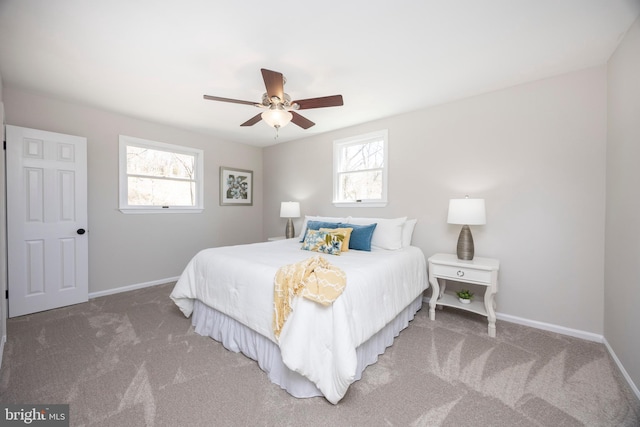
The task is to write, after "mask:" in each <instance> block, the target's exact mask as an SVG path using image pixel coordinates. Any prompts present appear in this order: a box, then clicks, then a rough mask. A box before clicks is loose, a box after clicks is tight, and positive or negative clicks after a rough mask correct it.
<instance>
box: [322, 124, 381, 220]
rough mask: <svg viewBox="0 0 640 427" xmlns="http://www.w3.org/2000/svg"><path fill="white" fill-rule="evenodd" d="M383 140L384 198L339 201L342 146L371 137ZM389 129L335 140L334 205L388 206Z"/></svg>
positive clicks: (359, 142) (343, 206) (349, 206)
mask: <svg viewBox="0 0 640 427" xmlns="http://www.w3.org/2000/svg"><path fill="white" fill-rule="evenodd" d="M380 138H382V140H383V147H384V154H383V162H384V167H383V168H382V199H381V200H378V199H375V200H361V201H349V202H342V201H338V200H337V199H338V183H339V180H338V169H339V162H340V159H339V153H340V148H342V147H343V146H345V145H351V144H362V143H363V142H367V140H370V139H380ZM388 157H389V131H388V130H387V129H383V130H379V131H375V132H370V133H366V134H363V135H356V136H352V137H349V138H343V139H337V140H335V141H333V205H334V206H335V207H338V208H382V207H385V206H387V203H388V199H387V189H388V184H389V179H388V178H389V174H388V172H389V162H388Z"/></svg>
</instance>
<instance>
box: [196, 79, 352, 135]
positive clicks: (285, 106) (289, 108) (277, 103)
mask: <svg viewBox="0 0 640 427" xmlns="http://www.w3.org/2000/svg"><path fill="white" fill-rule="evenodd" d="M260 71H262V78H263V80H264V85H265V87H266V88H267V91H266V92H265V93H264V94H263V95H262V101H261V102H259V103H256V102H251V101H241V100H239V99H230V98H221V97H219V96H211V95H204V99H209V100H211V101H221V102H231V103H234V104H246V105H253V106H255V107H258V108H262V109H263V110H264V111H263V112H262V113H260V114H257V115H255V116H253V117H252V118H250V119H249V120H247V121H246V122H244V123H242V124H241V125H240V126H253V125H255V124H256V123H258V122H259V121H260V120H264V121H265V122H266V123H267V124H268V125H269V126H271V127H274V128H276V131H277V130H278V129H279V128H281V127H283V126H286V125H287V124H288V123H289V122H293V123H295V124H296V125H298V126H300V127H301V128H303V129H309V128H310V127H311V126H313V125H315V123H313V122H312V121H311V120H309V119H307V118H305V117H303V116H301V115H300V114H298V113H296V110H308V109H311V108H323V107H338V106H340V105H343V102H342V95H333V96H323V97H320V98H309V99H300V100H297V101H293V102H292V101H291V97H290V96H289V94H287V93H285V92H284V84H285V83H286V79H285V78H284V76H283V75H282V73H279V72H277V71H271V70H266V69H264V68H262V69H261V70H260Z"/></svg>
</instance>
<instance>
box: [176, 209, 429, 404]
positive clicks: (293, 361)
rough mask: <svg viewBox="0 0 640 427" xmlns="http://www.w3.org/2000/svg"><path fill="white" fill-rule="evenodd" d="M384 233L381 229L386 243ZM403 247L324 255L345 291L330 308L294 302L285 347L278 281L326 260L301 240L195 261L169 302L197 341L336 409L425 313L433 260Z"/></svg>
mask: <svg viewBox="0 0 640 427" xmlns="http://www.w3.org/2000/svg"><path fill="white" fill-rule="evenodd" d="M342 220H343V221H348V220H351V218H346V219H342ZM380 222H381V221H380V220H379V221H378V223H380ZM396 222H397V223H399V224H400V227H399V228H398V227H395V228H394V230H398V229H399V230H400V233H401V235H402V230H403V227H404V225H405V223H406V218H404V219H402V221H400V219H398V221H396ZM306 224H307V221H306V220H305V225H304V226H303V231H302V233H301V236H303V235H304V233H305V232H306ZM309 224H311V222H310V223H309ZM413 225H415V222H413ZM354 227H355V226H354ZM385 230H386V228H385V227H380V228H378V230H377V232H379V234H378V237H383V232H385ZM412 230H413V227H411V232H412ZM406 231H407V230H406V229H405V236H404V237H406ZM374 236H375V234H374ZM394 236H395V234H394ZM409 239H410V233H409ZM372 241H373V243H376V239H372ZM380 242H381V241H380V239H378V241H377V243H379V244H380ZM383 243H385V244H386V243H389V242H383ZM404 243H405V244H402V243H400V247H397V246H398V244H397V242H396V241H394V243H393V244H392V245H391V246H389V245H387V246H386V247H393V248H394V249H392V250H391V249H385V248H383V247H384V245H383V247H380V246H376V245H373V246H371V248H370V251H363V250H348V251H347V252H341V253H340V256H334V255H325V254H321V255H322V256H324V257H325V258H326V259H327V260H328V261H329V262H330V264H331V265H333V266H336V267H338V268H340V269H342V270H343V271H344V272H345V273H346V277H347V285H346V287H345V289H344V292H343V293H342V294H341V295H340V296H339V297H338V298H337V299H336V300H335V301H334V302H333V304H331V305H328V306H323V305H320V304H317V303H315V302H313V301H310V300H308V299H305V298H298V297H296V298H294V299H293V300H292V302H291V308H292V312H291V314H290V315H289V317H288V319H287V320H286V322H285V324H284V327H283V328H282V330H281V332H280V336H279V338H276V336H275V334H274V331H273V325H272V320H273V310H274V295H273V292H274V277H275V275H276V273H277V271H278V269H279V268H280V267H282V266H284V265H288V264H293V263H297V262H300V261H304V260H305V259H308V258H309V257H311V256H315V255H318V254H317V253H314V252H309V251H306V250H301V243H300V239H299V238H295V239H286V240H278V241H273V242H263V243H254V244H248V245H238V246H227V247H218V248H211V249H206V250H203V251H201V252H200V253H198V254H197V255H196V256H195V257H194V258H193V259H192V260H191V261H190V262H189V264H188V265H187V267H186V269H185V270H184V272H183V274H182V275H181V277H180V279H179V280H178V282H177V283H176V285H175V287H174V289H173V291H172V293H171V298H172V299H173V300H174V302H175V303H176V305H177V306H178V307H179V308H180V310H181V311H182V313H183V314H184V315H185V316H187V317H189V316H192V324H193V325H194V327H195V331H196V332H197V333H198V334H201V335H204V336H210V337H212V338H213V339H215V340H216V341H219V342H221V343H222V344H223V345H224V346H225V347H226V348H227V349H229V350H231V351H235V352H242V353H244V354H245V355H246V356H248V357H250V358H251V359H254V360H256V361H257V362H258V365H259V366H260V368H261V369H262V370H264V371H265V372H267V374H268V376H269V379H270V380H271V382H273V383H275V384H278V385H279V386H280V387H282V388H283V389H285V390H286V391H287V392H289V393H290V394H291V395H293V396H295V397H313V396H324V397H325V398H326V399H327V400H328V401H329V402H331V403H333V404H336V403H338V402H339V401H340V400H341V399H342V398H343V397H344V395H345V394H346V392H347V389H348V387H349V385H350V384H351V383H353V382H354V381H356V380H358V379H360V377H361V375H362V371H363V370H364V368H365V367H366V366H368V365H370V364H372V363H375V362H376V361H377V357H378V355H379V354H382V353H383V352H384V350H385V348H386V347H388V346H390V345H391V344H392V343H393V339H394V337H395V336H397V335H398V334H399V332H400V331H401V330H402V329H404V328H406V327H407V326H408V323H409V321H410V320H412V319H413V316H414V314H415V313H416V311H418V310H419V309H420V308H421V306H422V293H423V291H424V290H425V289H426V288H427V286H428V281H427V277H426V261H425V257H424V254H423V253H422V251H421V250H420V249H419V248H417V247H415V246H411V245H410V244H408V243H406V238H405V239H404Z"/></svg>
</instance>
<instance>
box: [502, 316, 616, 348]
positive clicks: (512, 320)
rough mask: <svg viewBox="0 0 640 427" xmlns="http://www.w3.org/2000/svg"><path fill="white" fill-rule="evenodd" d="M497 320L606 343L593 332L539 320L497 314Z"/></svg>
mask: <svg viewBox="0 0 640 427" xmlns="http://www.w3.org/2000/svg"><path fill="white" fill-rule="evenodd" d="M496 318H497V319H499V320H504V321H505V322H510V323H517V324H518V325H524V326H531V327H532V328H536V329H542V330H544V331H550V332H556V333H558V334H562V335H569V336H571V337H576V338H582V339H583V340H587V341H595V342H600V343H601V342H603V341H604V337H603V336H602V335H598V334H594V333H592V332H586V331H581V330H579V329H571V328H566V327H564V326H558V325H554V324H552V323H545V322H539V321H537V320H530V319H525V318H522V317H517V316H511V315H510V314H503V313H496Z"/></svg>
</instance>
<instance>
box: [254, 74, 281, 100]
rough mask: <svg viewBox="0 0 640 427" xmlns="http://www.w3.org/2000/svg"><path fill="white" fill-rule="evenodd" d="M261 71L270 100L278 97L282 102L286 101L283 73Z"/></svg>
mask: <svg viewBox="0 0 640 427" xmlns="http://www.w3.org/2000/svg"><path fill="white" fill-rule="evenodd" d="M260 71H262V79H263V80H264V85H265V87H266V88H267V95H269V99H271V98H273V97H274V96H277V97H278V99H280V101H284V77H283V76H282V73H279V72H277V71H271V70H266V69H264V68H261V69H260Z"/></svg>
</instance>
